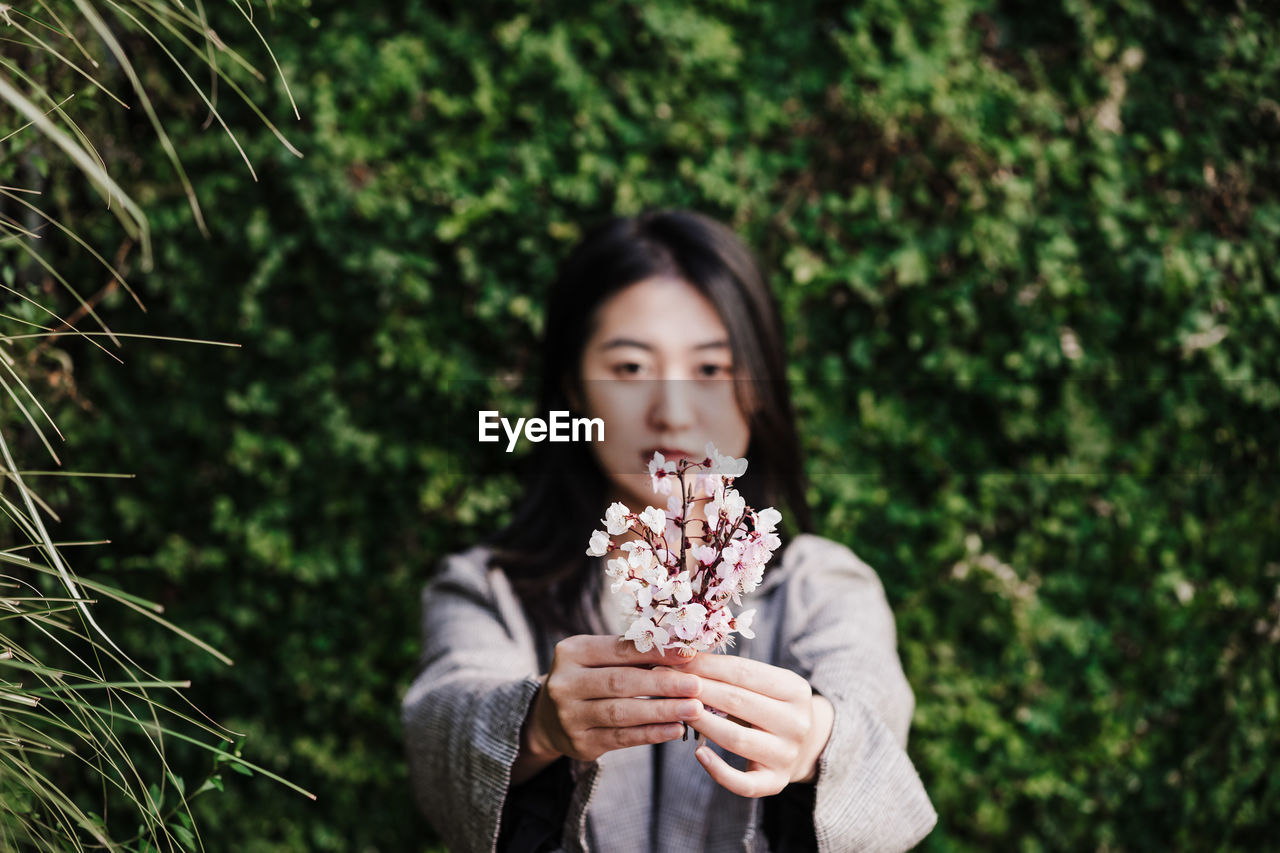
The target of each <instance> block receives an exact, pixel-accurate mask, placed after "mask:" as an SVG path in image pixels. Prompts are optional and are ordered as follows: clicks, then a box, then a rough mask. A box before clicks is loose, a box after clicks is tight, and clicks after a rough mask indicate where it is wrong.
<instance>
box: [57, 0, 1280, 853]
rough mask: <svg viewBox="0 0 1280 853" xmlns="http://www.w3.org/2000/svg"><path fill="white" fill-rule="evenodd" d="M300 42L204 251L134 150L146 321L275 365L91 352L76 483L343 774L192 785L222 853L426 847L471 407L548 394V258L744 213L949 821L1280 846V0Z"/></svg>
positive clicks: (233, 719)
mask: <svg viewBox="0 0 1280 853" xmlns="http://www.w3.org/2000/svg"><path fill="white" fill-rule="evenodd" d="M272 33H273V36H272V44H273V47H274V48H275V49H276V52H277V55H278V56H279V57H280V60H281V62H282V65H283V66H284V70H285V74H286V76H287V77H288V79H289V80H290V81H291V82H292V83H293V85H294V90H295V92H296V93H297V95H298V98H299V109H300V112H301V115H302V120H301V123H299V124H297V125H296V126H294V127H286V128H285V131H286V133H287V135H289V137H290V139H291V140H292V141H293V142H294V143H295V144H296V145H297V146H298V147H299V148H300V149H301V150H302V151H303V153H304V154H305V159H303V160H301V161H294V160H293V159H292V158H290V157H289V156H288V155H287V154H285V153H283V152H281V151H280V150H279V149H278V148H277V147H276V143H275V141H274V140H273V139H272V138H271V137H270V136H269V134H267V133H262V134H260V135H259V136H258V138H253V137H249V138H246V139H244V140H243V141H244V144H245V147H246V150H247V151H248V153H249V155H250V158H251V159H252V160H253V162H254V163H255V165H256V166H257V169H258V177H259V182H258V183H257V184H250V183H248V182H247V181H245V180H243V177H242V175H241V174H240V173H239V172H237V171H234V168H233V167H232V166H230V165H228V163H227V159H228V158H227V150H228V149H227V143H226V141H225V139H223V138H219V137H216V136H214V135H213V134H204V135H202V134H200V132H199V131H198V129H197V125H198V123H199V122H200V121H201V120H202V118H203V116H202V115H196V114H194V113H193V114H192V115H191V116H190V119H189V127H188V128H187V129H186V131H180V130H177V129H174V130H173V133H174V135H175V139H176V141H177V142H178V143H179V144H180V146H181V148H182V150H183V151H184V152H186V153H185V154H184V158H185V162H186V163H187V166H188V168H189V171H190V173H191V174H192V175H193V179H194V180H195V182H196V184H197V189H198V192H199V195H200V198H201V199H202V201H203V202H204V204H205V206H206V208H207V209H208V210H210V211H213V210H216V211H220V212H221V213H220V214H218V215H214V214H211V215H210V221H209V229H210V232H211V233H210V236H209V238H208V239H201V238H198V237H195V236H193V235H192V234H191V233H190V218H189V214H188V212H187V211H186V208H185V203H184V201H183V200H182V196H181V194H180V192H179V191H178V190H177V189H176V188H175V187H174V186H173V185H172V184H173V182H172V180H171V178H170V177H169V176H167V175H164V174H162V173H161V172H160V170H159V169H158V168H157V169H156V172H155V174H154V175H152V174H149V173H148V172H147V170H148V169H150V168H151V164H152V162H153V161H155V160H156V157H155V156H154V155H151V156H148V157H147V158H143V162H142V163H141V164H140V165H139V169H140V170H141V171H140V174H139V175H138V179H139V180H142V181H150V184H149V186H150V187H151V193H152V196H153V197H152V199H151V203H152V205H153V206H152V208H151V209H152V210H154V211H155V214H154V216H153V227H154V230H155V232H156V234H157V247H158V248H157V263H156V272H155V274H154V275H152V276H150V278H149V281H148V289H149V300H148V304H149V307H150V309H151V310H150V312H149V313H148V315H147V316H146V318H145V320H140V321H138V322H137V324H136V325H137V329H136V330H137V331H146V332H152V333H163V334H170V335H178V336H191V337H202V338H214V339H219V340H227V341H235V342H238V343H240V344H242V347H243V348H242V349H239V350H206V349H196V348H192V347H182V346H174V345H164V346H161V345H158V344H155V343H152V342H145V343H136V344H130V345H129V347H128V348H127V349H126V356H125V357H126V359H127V360H128V361H129V364H128V366H127V368H120V367H118V366H115V365H111V364H109V363H107V362H105V361H102V360H100V359H92V358H90V357H89V354H88V352H87V351H80V350H75V349H74V348H73V347H71V346H69V347H68V349H69V351H71V352H72V355H73V360H74V365H75V377H76V381H77V383H78V387H79V389H80V393H81V395H82V397H83V398H84V399H86V400H88V401H91V402H92V408H84V409H83V410H79V411H76V412H69V413H68V415H67V418H68V420H67V428H68V429H69V430H70V431H71V432H72V433H73V435H74V441H76V442H77V443H78V444H79V446H80V447H81V448H82V450H81V452H82V454H91V456H90V458H94V457H96V459H95V461H94V462H92V463H87V464H88V465H89V467H93V466H95V465H96V466H98V467H101V468H103V469H106V470H118V471H127V472H130V473H135V474H137V475H138V478H137V479H136V480H134V481H130V482H129V483H128V484H127V485H126V486H123V487H121V486H120V485H119V484H111V486H110V488H106V487H103V488H99V487H98V484H96V483H94V482H89V481H85V482H82V483H78V484H76V491H77V495H78V501H77V504H76V505H77V507H78V510H77V516H76V518H75V519H74V524H75V525H76V526H77V529H78V530H79V531H80V534H79V535H81V536H83V537H85V538H95V537H98V536H109V537H110V538H112V539H113V540H114V544H113V545H112V546H111V547H110V549H109V550H103V551H102V552H101V556H100V557H99V560H100V565H102V566H103V568H104V569H105V568H107V567H110V568H112V569H114V571H116V572H118V573H121V574H123V575H126V576H127V577H128V579H129V584H130V586H131V587H137V588H139V589H140V590H141V591H143V592H144V594H147V595H149V596H151V597H153V598H155V599H157V600H160V601H164V602H166V603H167V604H169V606H170V610H171V613H173V614H175V618H177V619H178V620H179V621H181V623H182V624H183V625H185V626H188V627H190V628H191V629H192V630H193V631H194V632H195V633H197V634H199V635H200V636H202V637H204V638H206V639H208V640H209V641H210V642H212V643H214V644H215V645H217V646H218V647H219V648H222V649H224V650H225V651H227V652H228V654H229V655H230V656H231V657H232V658H234V659H235V660H236V666H235V667H234V668H233V669H232V670H230V671H221V670H218V669H216V668H215V667H214V666H213V665H212V664H211V663H210V662H208V661H206V660H203V659H195V658H192V657H191V656H190V655H189V653H188V651H187V650H185V649H182V648H177V647H173V648H170V647H167V646H165V647H159V648H157V650H156V652H157V654H158V655H160V656H161V657H162V658H163V660H164V663H163V665H162V667H161V669H160V671H161V673H162V674H164V673H167V672H169V671H172V672H181V673H183V675H184V677H185V676H188V675H189V676H191V677H193V678H194V680H195V682H196V685H197V686H196V688H195V689H194V690H193V692H194V693H196V694H198V701H199V703H200V704H201V705H202V706H205V707H208V708H209V709H210V711H211V712H212V713H213V714H214V716H215V717H216V718H218V719H220V720H223V721H225V722H227V724H228V725H229V726H230V727H231V728H233V729H236V730H238V731H246V732H249V733H250V735H251V737H250V740H249V743H250V744H251V751H252V750H256V752H254V755H255V756H256V759H257V760H259V761H261V763H264V764H266V765H268V766H270V767H272V768H273V769H274V770H276V771H278V772H280V773H282V774H284V775H286V776H288V777H289V778H292V779H294V780H296V781H298V782H299V783H300V784H302V785H303V786H304V787H307V788H309V789H310V790H313V791H316V793H317V794H318V796H319V798H320V802H319V803H318V804H316V805H312V804H310V803H308V802H306V801H303V800H300V799H296V798H293V797H292V796H291V795H288V794H285V793H284V792H277V791H275V790H273V789H271V788H269V787H268V786H267V785H265V784H260V783H258V782H250V781H247V780H240V779H229V780H227V785H226V787H227V793H226V794H225V795H223V796H219V797H216V798H210V799H207V800H206V801H204V802H203V803H201V802H199V801H198V802H197V805H198V806H199V809H198V813H197V816H198V817H199V816H201V815H203V816H204V818H205V821H206V822H210V823H211V824H216V825H217V826H218V827H219V829H218V840H219V843H220V844H223V845H225V846H226V847H228V848H229V849H242V850H248V851H268V850H295V849H311V850H402V849H406V848H411V847H414V846H415V845H423V846H425V845H427V844H429V843H430V839H431V837H432V836H431V833H430V830H429V828H427V827H426V826H425V825H423V824H422V823H421V822H420V821H419V820H418V819H416V818H415V817H414V816H413V814H412V805H411V802H410V799H409V793H408V789H407V781H406V774H405V769H404V766H403V762H402V760H401V757H400V732H399V725H398V701H399V696H400V694H401V693H402V691H403V689H404V688H405V687H406V685H407V683H408V681H409V679H410V678H411V677H412V674H413V669H414V657H415V654H416V650H417V642H418V641H417V632H418V625H417V616H418V612H417V593H418V591H419V589H420V587H421V585H422V583H423V582H424V581H425V580H426V578H427V577H428V576H429V575H430V573H431V571H432V570H433V565H434V561H435V560H436V559H437V558H439V557H440V556H441V555H443V554H445V553H448V552H450V551H453V550H456V549H459V548H462V547H465V546H467V545H469V544H471V543H473V542H474V541H475V540H476V539H477V538H478V537H479V536H480V535H481V534H482V533H483V532H484V531H485V530H487V529H489V528H490V526H491V525H492V524H493V523H494V522H495V521H497V520H501V519H502V518H503V517H504V514H505V513H506V511H507V510H508V509H509V507H510V503H511V500H512V497H513V495H514V490H515V483H516V482H517V481H516V473H517V472H516V471H514V470H513V469H512V467H511V462H510V459H509V458H508V457H506V456H505V455H504V454H501V452H500V451H496V452H495V451H493V450H492V448H493V446H492V445H478V444H477V443H475V442H474V440H473V439H472V430H473V429H474V418H475V411H476V410H477V409H479V408H500V409H503V410H510V411H513V412H515V411H523V410H526V409H527V408H528V406H529V405H530V389H529V386H528V383H527V382H526V381H525V379H526V377H528V376H530V375H532V374H533V372H534V371H535V370H536V364H535V363H534V352H535V350H534V345H535V342H536V340H537V337H538V334H539V333H540V331H541V329H540V325H539V314H540V307H541V305H542V299H543V294H544V292H545V287H546V285H547V283H548V282H549V280H550V277H551V275H552V273H553V270H554V268H555V265H556V263H557V261H558V260H559V258H560V257H561V256H562V255H563V254H564V252H565V250H566V249H567V247H568V246H569V245H570V244H571V243H572V241H573V240H574V239H575V238H576V237H577V235H578V234H579V233H580V229H581V228H582V226H583V225H584V224H586V223H589V222H591V221H593V220H595V219H598V218H600V217H602V216H603V215H605V214H607V213H610V212H623V213H631V212H635V211H638V210H640V209H642V208H644V207H647V206H689V207H693V208H696V209H699V210H702V211H705V212H707V213H710V214H713V215H716V216H719V217H721V218H723V219H725V220H726V221H728V222H730V223H732V224H733V225H734V227H735V228H736V229H737V230H738V231H739V232H740V233H741V234H742V235H743V236H744V237H745V238H746V239H747V240H748V241H749V242H750V243H751V244H752V245H753V246H755V247H756V248H757V249H758V251H759V253H760V255H761V257H762V259H763V261H764V262H765V265H766V266H767V268H768V269H769V270H770V271H771V280H772V283H773V286H774V289H775V292H776V293H777V295H778V298H779V301H780V304H781V306H782V308H783V311H784V315H785V317H786V321H787V323H788V326H789V331H790V335H791V340H792V347H793V361H792V369H793V375H794V379H795V382H796V389H797V401H798V405H799V408H800V411H801V417H802V431H803V434H804V438H805V442H806V446H807V449H808V451H809V460H808V461H809V470H810V473H811V478H812V486H811V497H812V500H813V503H814V505H815V506H816V507H817V508H818V510H819V513H818V517H819V518H820V519H821V525H820V527H821V532H823V533H825V534H827V535H829V536H831V537H833V538H835V539H837V540H840V541H843V542H847V543H849V544H850V545H851V546H852V547H853V548H854V549H855V550H856V551H858V552H859V553H860V554H861V555H862V556H863V557H864V558H865V559H867V560H868V562H870V563H871V564H872V565H873V566H874V567H876V568H877V569H878V570H879V572H880V573H881V576H882V577H883V579H884V580H885V583H886V586H887V587H888V590H889V593H890V597H891V600H892V602H893V604H894V606H895V611H896V613H897V615H898V627H899V640H900V648H901V652H902V656H903V660H904V664H905V666H906V668H907V673H908V676H909V678H910V679H911V682H912V684H913V686H914V688H915V691H916V696H917V713H916V718H915V725H914V728H913V733H912V740H911V744H910V750H911V755H912V757H913V760H914V761H915V762H916V764H917V767H918V768H919V769H920V771H921V773H922V775H923V777H924V780H925V784H926V787H927V789H928V790H929V792H930V794H931V796H932V798H933V801H934V803H935V805H936V807H937V809H938V811H939V813H940V815H941V821H940V825H939V828H938V830H937V831H936V832H935V833H934V834H933V836H931V838H930V840H929V842H928V843H927V845H926V848H927V849H937V850H951V849H965V850H986V849H991V848H1002V849H1003V848H1018V849H1025V850H1040V849H1079V848H1082V847H1084V848H1105V849H1119V848H1124V849H1167V848H1169V847H1175V848H1178V849H1199V848H1203V847H1213V848H1216V849H1217V848H1220V849H1241V850H1244V849H1254V848H1256V847H1258V846H1260V845H1262V844H1263V843H1264V840H1265V839H1268V838H1269V834H1268V828H1269V827H1273V826H1274V825H1275V824H1276V822H1277V820H1278V819H1280V788H1277V783H1276V781H1275V779H1276V777H1275V775H1274V774H1273V773H1270V772H1268V771H1269V770H1270V768H1272V767H1274V766H1275V764H1276V762H1277V760H1280V737H1278V735H1277V732H1280V707H1278V700H1280V684H1278V683H1277V681H1278V680H1280V673H1277V668H1276V661H1277V660H1280V655H1277V642H1278V641H1280V597H1278V592H1277V590H1278V589H1280V547H1278V546H1280V534H1278V533H1277V530H1278V529H1280V525H1277V524H1276V522H1277V520H1278V519H1280V491H1277V489H1276V488H1275V485H1274V484H1275V483H1276V482H1277V480H1278V475H1280V463H1278V460H1277V455H1276V448H1277V446H1280V443H1278V441H1277V439H1278V438H1280V436H1278V435H1277V432H1278V430H1277V427H1276V423H1277V409H1278V408H1280V384H1278V382H1280V376H1278V375H1277V374H1278V372H1280V371H1278V370H1277V365H1280V352H1278V351H1277V348H1278V347H1280V343H1277V342H1278V341H1280V282H1278V281H1277V270H1278V269H1280V263H1278V261H1280V259H1278V258H1277V249H1276V247H1277V245H1280V192H1278V191H1280V173H1278V169H1277V164H1278V163H1280V151H1278V150H1277V148H1278V145H1277V143H1278V142H1280V106H1277V96H1276V89H1275V80H1277V79H1280V78H1278V76H1277V72H1280V28H1278V27H1277V25H1276V23H1275V22H1274V20H1273V16H1271V14H1270V13H1269V12H1268V11H1266V10H1265V9H1264V8H1262V6H1261V5H1260V4H1259V5H1258V6H1257V8H1251V7H1250V6H1248V5H1244V4H1207V3H1187V2H1183V3H1173V4H1158V5H1157V4H1155V3H1154V2H1142V0H1132V1H1131V2H1118V3H1113V4H1109V5H1107V6H1105V7H1103V6H1095V5H1094V4H1087V3H1083V2H1078V0H1060V2H1055V3H1050V4H1047V5H1046V4H1030V3H1019V2H1013V0H1007V2H996V0H945V2H944V0H901V1H900V2H888V0H868V2H864V3H859V4H852V5H846V4H834V3H821V2H788V3H759V2H758V3H750V4H748V3H739V2H728V1H727V0H726V2H719V3H714V4H698V5H691V4H685V3H677V2H652V3H612V2H608V3H606V2H594V3H577V4H544V3H529V2H479V3H477V2H471V3H452V4H430V7H429V8H428V7H427V5H426V4H418V3H397V4H385V5H384V6H381V7H377V6H373V5H370V4H363V5H361V7H360V8H359V9H358V10H356V9H354V8H352V6H351V4H319V3H315V4H309V3H305V2H304V3H303V4H302V5H301V6H299V5H298V4H296V3H295V4H289V3H285V4H277V5H276V8H275V19H274V21H273V24H272ZM237 35H239V34H237V33H236V32H235V31H234V28H231V29H228V30H227V32H226V33H225V36H226V37H228V38H230V37H234V36H237ZM283 105H284V104H283V101H282V102H281V104H280V105H278V106H281V107H283ZM236 109H237V107H236V106H235V105H233V104H229V105H226V106H225V110H226V112H228V114H229V116H230V118H231V119H233V120H234V119H235V118H237V116H236V115H235V111H236ZM268 112H271V111H270V110H268ZM273 114H278V111H277V112H275V113H273ZM495 344H496V345H495ZM142 415H145V417H143V416H142ZM85 448H93V450H86V449H85ZM122 534H123V535H122ZM118 630H120V631H123V632H124V634H125V635H126V636H130V637H131V638H134V639H136V640H137V641H144V638H145V637H146V636H149V635H147V634H144V633H143V632H142V629H141V628H139V627H137V626H134V625H121V626H119V628H118Z"/></svg>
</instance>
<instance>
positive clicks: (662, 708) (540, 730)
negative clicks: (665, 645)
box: [512, 634, 702, 784]
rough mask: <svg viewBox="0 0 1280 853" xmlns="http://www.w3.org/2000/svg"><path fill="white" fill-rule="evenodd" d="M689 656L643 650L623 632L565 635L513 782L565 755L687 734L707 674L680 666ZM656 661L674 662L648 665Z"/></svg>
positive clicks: (591, 756) (533, 712) (524, 736)
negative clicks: (621, 636) (686, 725)
mask: <svg viewBox="0 0 1280 853" xmlns="http://www.w3.org/2000/svg"><path fill="white" fill-rule="evenodd" d="M689 660H691V658H685V657H682V656H681V655H679V654H677V653H675V652H668V653H667V654H666V655H663V654H661V653H660V652H659V651H658V649H656V648H655V649H652V650H650V651H648V652H638V651H636V649H635V646H633V645H632V644H631V643H629V642H625V641H623V640H619V639H618V638H617V637H616V636H591V635H586V634H582V635H578V636H574V637H567V638H566V639H564V640H561V641H560V642H559V643H557V644H556V650H555V657H554V659H553V660H552V662H551V671H550V672H548V673H547V675H546V676H544V677H543V681H542V689H540V690H539V691H538V693H537V695H536V696H535V697H534V700H533V703H532V706H531V708H530V711H529V716H528V719H527V720H526V721H525V726H524V730H523V731H522V733H521V737H520V755H519V757H518V758H517V759H516V764H515V766H514V767H513V768H512V783H513V784H519V783H520V782H523V781H525V780H526V779H529V778H531V777H532V776H534V775H535V774H536V773H537V772H538V771H539V770H541V769H542V768H544V767H546V766H547V765H548V764H550V763H551V762H553V761H555V760H556V759H557V758H559V757H560V756H562V755H567V756H569V757H570V758H573V759H577V760H580V761H595V760H596V759H597V758H599V757H600V756H601V755H603V754H605V753H606V752H610V751H612V750H615V749H623V748H625V747H629V746H639V745H641V744H646V743H662V742H664V741H669V740H675V739H676V738H678V737H680V736H682V735H683V734H684V725H683V722H684V721H686V720H693V719H696V718H697V717H698V715H699V714H700V713H701V712H702V703H701V702H699V701H698V700H697V698H696V697H697V696H698V695H699V693H701V690H702V684H701V680H700V679H699V678H698V677H697V676H695V675H691V674H689V675H686V674H685V673H682V672H679V671H678V669H679V667H680V666H681V665H682V664H685V663H688V661H689ZM654 665H661V666H664V667H670V669H659V670H654V669H649V668H648V667H650V666H654ZM640 697H654V698H640Z"/></svg>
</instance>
